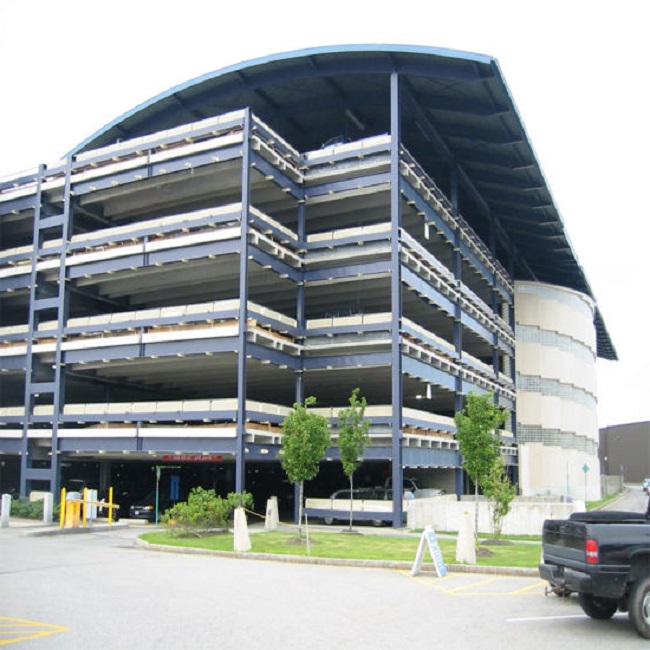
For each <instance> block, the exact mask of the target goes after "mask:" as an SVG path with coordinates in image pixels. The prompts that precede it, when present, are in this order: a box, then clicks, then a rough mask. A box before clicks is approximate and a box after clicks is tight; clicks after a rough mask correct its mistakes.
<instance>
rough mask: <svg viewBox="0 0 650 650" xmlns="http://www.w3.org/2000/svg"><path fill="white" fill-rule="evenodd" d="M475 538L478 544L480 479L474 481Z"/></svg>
mask: <svg viewBox="0 0 650 650" xmlns="http://www.w3.org/2000/svg"><path fill="white" fill-rule="evenodd" d="M474 540H475V542H476V544H477V545H478V481H474Z"/></svg>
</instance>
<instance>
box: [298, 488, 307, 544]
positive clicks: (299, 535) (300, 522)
mask: <svg viewBox="0 0 650 650" xmlns="http://www.w3.org/2000/svg"><path fill="white" fill-rule="evenodd" d="M304 484H305V482H304V481H299V482H298V538H299V539H302V490H303V486H304Z"/></svg>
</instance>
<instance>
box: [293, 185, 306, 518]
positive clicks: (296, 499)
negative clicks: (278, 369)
mask: <svg viewBox="0 0 650 650" xmlns="http://www.w3.org/2000/svg"><path fill="white" fill-rule="evenodd" d="M303 192H304V190H303ZM302 198H303V200H301V201H300V202H299V203H298V242H299V244H300V247H301V248H302V249H303V250H304V249H305V242H306V241H307V226H306V223H305V218H306V214H305V201H304V195H303V197H302ZM301 271H302V278H303V280H302V281H301V282H300V284H299V285H298V286H297V287H296V324H297V325H298V336H299V337H304V336H306V335H307V332H306V329H305V325H306V323H305V282H304V277H305V276H304V268H303V269H301ZM304 401H305V371H304V369H303V357H302V355H301V357H300V368H299V369H298V370H296V377H295V395H294V402H295V403H298V404H303V403H304ZM293 521H294V522H295V523H296V524H297V523H300V487H299V486H298V483H296V484H294V486H293Z"/></svg>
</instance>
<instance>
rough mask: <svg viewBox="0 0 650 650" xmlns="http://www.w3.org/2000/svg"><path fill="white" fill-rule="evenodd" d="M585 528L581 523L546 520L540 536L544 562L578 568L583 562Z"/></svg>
mask: <svg viewBox="0 0 650 650" xmlns="http://www.w3.org/2000/svg"><path fill="white" fill-rule="evenodd" d="M586 537H587V527H586V525H585V524H584V523H583V522H581V521H571V520H567V519H547V520H546V521H545V522H544V530H543V535H542V541H543V549H544V561H545V562H550V563H552V564H557V563H559V564H562V565H565V566H573V567H580V566H584V562H585V539H586Z"/></svg>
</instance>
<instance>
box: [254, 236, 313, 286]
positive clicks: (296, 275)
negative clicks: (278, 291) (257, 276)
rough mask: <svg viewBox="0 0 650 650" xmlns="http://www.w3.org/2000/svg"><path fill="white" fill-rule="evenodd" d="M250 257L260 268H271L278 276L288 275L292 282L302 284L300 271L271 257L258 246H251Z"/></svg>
mask: <svg viewBox="0 0 650 650" xmlns="http://www.w3.org/2000/svg"><path fill="white" fill-rule="evenodd" d="M248 255H249V257H250V258H251V259H252V260H253V261H255V262H257V263H258V264H259V265H260V266H270V267H271V269H272V270H273V271H275V273H277V274H278V275H286V276H287V277H288V278H289V279H290V280H291V281H292V282H295V283H299V282H302V279H303V277H302V272H301V271H300V269H296V268H294V267H293V266H289V265H288V264H286V263H285V262H283V261H282V260H280V259H278V258H277V257H275V256H274V255H271V254H270V253H267V252H266V251H263V250H261V249H260V248H257V246H255V245H254V244H251V245H250V247H249V250H248Z"/></svg>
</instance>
